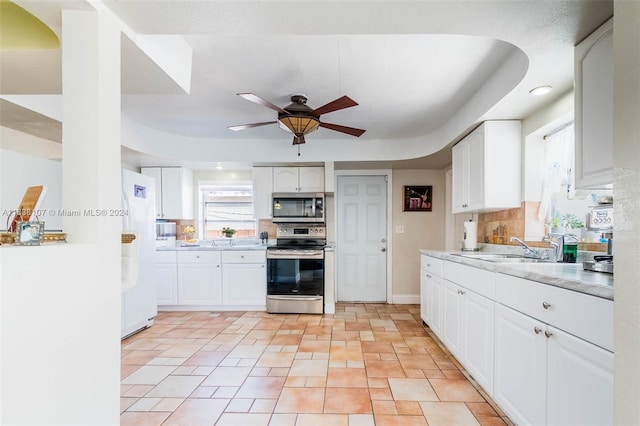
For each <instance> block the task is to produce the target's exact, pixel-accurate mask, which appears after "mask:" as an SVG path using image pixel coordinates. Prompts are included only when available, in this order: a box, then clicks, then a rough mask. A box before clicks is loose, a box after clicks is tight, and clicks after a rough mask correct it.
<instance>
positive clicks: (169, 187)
mask: <svg viewBox="0 0 640 426" xmlns="http://www.w3.org/2000/svg"><path fill="white" fill-rule="evenodd" d="M156 192H157V191H156ZM162 211H163V214H164V218H165V219H188V220H191V219H193V174H192V172H191V170H188V169H183V168H181V167H163V168H162Z"/></svg>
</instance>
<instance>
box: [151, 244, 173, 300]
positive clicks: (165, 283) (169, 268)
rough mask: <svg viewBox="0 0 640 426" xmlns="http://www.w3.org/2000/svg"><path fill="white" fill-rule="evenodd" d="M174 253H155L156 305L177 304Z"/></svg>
mask: <svg viewBox="0 0 640 426" xmlns="http://www.w3.org/2000/svg"><path fill="white" fill-rule="evenodd" d="M176 261H177V258H176V252H175V251H157V252H156V262H155V282H156V300H157V302H158V305H175V304H177V303H178V266H177V264H176Z"/></svg>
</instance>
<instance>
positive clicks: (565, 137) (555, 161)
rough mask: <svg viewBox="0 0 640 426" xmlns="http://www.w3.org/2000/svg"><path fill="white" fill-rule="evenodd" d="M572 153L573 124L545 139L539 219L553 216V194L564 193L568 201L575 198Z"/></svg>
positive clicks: (573, 144)
mask: <svg viewBox="0 0 640 426" xmlns="http://www.w3.org/2000/svg"><path fill="white" fill-rule="evenodd" d="M574 152H575V136H574V125H573V122H572V123H569V124H567V125H566V126H565V127H563V128H561V129H560V130H558V131H556V132H554V133H552V134H550V135H548V136H547V137H546V140H545V173H544V179H543V183H542V199H541V200H540V210H539V212H538V218H539V219H541V220H546V219H549V218H551V217H552V216H553V214H554V211H553V210H554V209H553V205H552V197H553V194H554V193H558V192H561V191H565V192H566V196H567V198H568V199H573V197H574V196H575V170H574V163H575V161H574V155H575V154H574ZM565 188H566V189H565Z"/></svg>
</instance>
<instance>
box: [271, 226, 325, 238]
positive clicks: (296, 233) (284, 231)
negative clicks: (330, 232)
mask: <svg viewBox="0 0 640 426" xmlns="http://www.w3.org/2000/svg"><path fill="white" fill-rule="evenodd" d="M325 232H326V227H324V226H317V225H309V226H304V225H280V226H278V228H277V230H276V238H283V237H284V238H324V236H325Z"/></svg>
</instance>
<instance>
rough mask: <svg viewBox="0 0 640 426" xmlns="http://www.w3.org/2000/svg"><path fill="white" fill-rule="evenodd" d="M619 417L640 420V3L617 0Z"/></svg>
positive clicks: (615, 420)
mask: <svg viewBox="0 0 640 426" xmlns="http://www.w3.org/2000/svg"><path fill="white" fill-rule="evenodd" d="M613 28H614V29H613V61H614V64H613V71H614V76H613V78H614V80H613V81H614V84H613V85H614V95H613V100H614V103H613V104H614V105H613V107H614V126H613V139H614V147H613V162H614V186H613V187H614V206H615V207H614V209H615V211H614V223H615V231H614V241H615V269H614V276H615V287H616V292H615V302H614V303H615V309H614V315H615V319H614V347H615V361H614V389H615V390H614V418H613V424H616V425H638V424H640V403H639V401H640V285H638V277H640V262H638V259H640V244H638V241H640V203H638V200H640V185H638V182H640V120H638V117H640V2H637V1H615V3H614V17H613Z"/></svg>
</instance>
